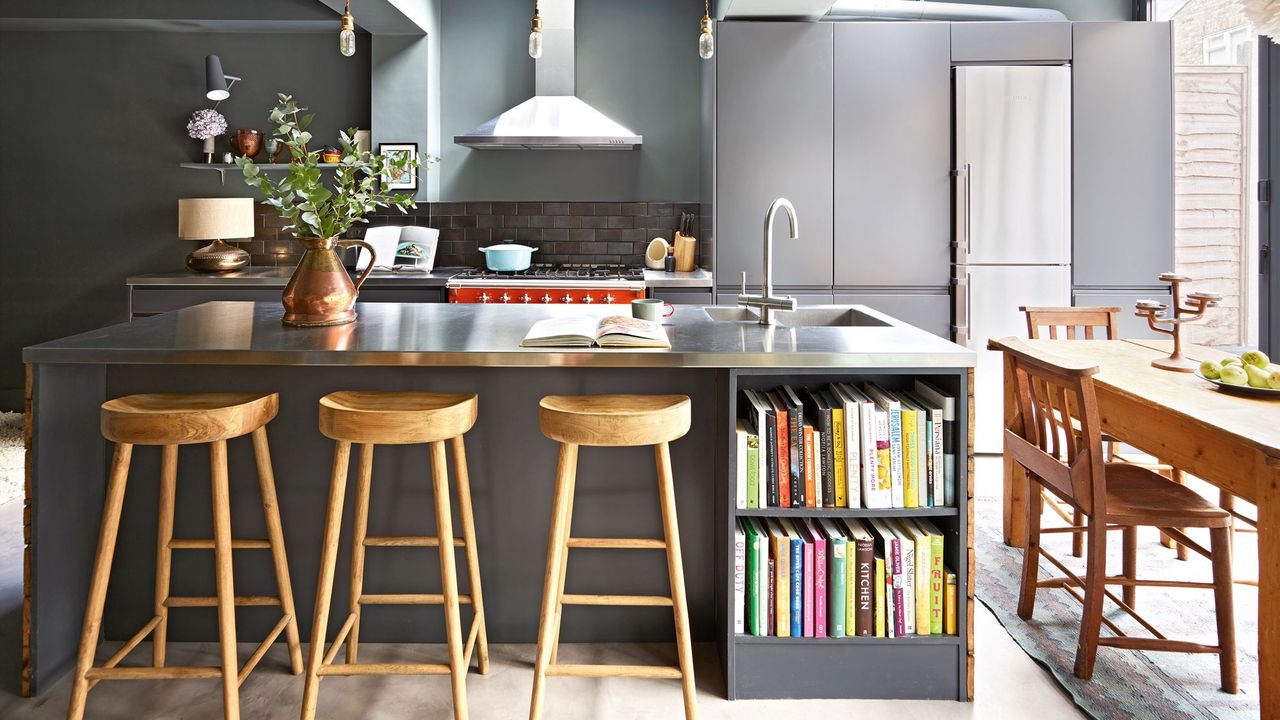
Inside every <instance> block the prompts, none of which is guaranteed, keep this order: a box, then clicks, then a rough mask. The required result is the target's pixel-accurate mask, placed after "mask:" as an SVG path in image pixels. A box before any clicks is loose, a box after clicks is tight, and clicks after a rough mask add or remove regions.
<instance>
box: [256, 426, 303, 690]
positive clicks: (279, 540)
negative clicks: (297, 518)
mask: <svg viewBox="0 0 1280 720" xmlns="http://www.w3.org/2000/svg"><path fill="white" fill-rule="evenodd" d="M253 457H254V460H255V461H256V462H257V465H258V487H259V491H260V492H261V494H262V511H263V515H264V516H265V519H266V525H267V542H268V543H270V545H271V562H272V565H273V566H274V567H275V571H276V587H277V588H278V590H279V592H280V610H281V611H282V612H283V613H284V614H285V615H288V616H289V619H288V621H287V622H286V623H285V627H284V632H285V641H286V642H287V644H288V645H289V667H290V669H291V670H292V671H293V674H294V675H300V674H302V642H301V640H300V639H299V637H298V611H297V609H296V608H295V607H294V604H293V584H292V583H291V582H290V580H289V560H288V557H287V556H286V555H285V549H284V528H283V526H282V525H281V524H280V503H279V501H278V500H277V498H276V476H275V472H274V471H273V470H272V469H271V447H270V446H269V445H268V444H267V428H266V427H265V426H264V427H260V428H258V429H257V430H254V431H253Z"/></svg>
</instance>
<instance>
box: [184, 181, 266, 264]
mask: <svg viewBox="0 0 1280 720" xmlns="http://www.w3.org/2000/svg"><path fill="white" fill-rule="evenodd" d="M178 237H179V238H181V239H183V240H212V241H213V242H212V243H210V244H209V245H206V246H205V247H202V248H200V249H199V250H196V251H195V252H193V253H191V254H190V255H188V256H187V267H189V268H191V269H192V270H196V271H199V272H226V271H228V270H237V269H239V268H242V267H244V266H245V265H248V264H249V253H247V252H245V251H244V250H241V249H240V248H237V247H235V246H233V245H228V244H226V243H225V242H223V240H224V239H225V238H251V237H253V198H181V199H179V200H178Z"/></svg>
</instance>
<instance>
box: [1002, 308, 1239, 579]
mask: <svg viewBox="0 0 1280 720" xmlns="http://www.w3.org/2000/svg"><path fill="white" fill-rule="evenodd" d="M1018 310H1020V311H1022V312H1023V313H1025V314H1026V317H1027V337H1029V338H1031V339H1032V340H1039V339H1041V338H1043V337H1044V335H1043V334H1042V333H1041V328H1044V330H1045V331H1046V332H1047V334H1048V339H1050V340H1060V339H1062V340H1076V339H1081V340H1119V339H1120V333H1119V326H1118V325H1117V323H1116V318H1117V316H1118V315H1119V314H1120V312H1121V308H1120V307H1118V306H1114V305H1108V306H1098V307H1027V306H1025V305H1024V306H1021V307H1019V308H1018ZM1077 328H1079V332H1077ZM1100 332H1101V333H1104V334H1105V337H1101V338H1100V337H1098V334H1099V333H1100ZM1102 445H1103V450H1104V451H1105V452H1106V457H1107V459H1108V460H1110V461H1114V462H1127V463H1134V464H1138V465H1142V466H1143V467H1146V468H1148V469H1150V470H1153V471H1155V472H1158V473H1160V474H1161V475H1164V476H1165V477H1168V478H1169V479H1170V480H1173V481H1174V482H1176V483H1183V477H1182V472H1181V471H1180V470H1178V469H1177V468H1174V467H1173V466H1172V465H1166V464H1163V463H1160V462H1155V463H1149V462H1143V461H1142V458H1137V457H1130V456H1128V455H1124V454H1122V453H1119V452H1117V448H1118V447H1119V446H1120V443H1119V442H1117V441H1116V440H1115V439H1113V438H1111V437H1109V436H1107V435H1105V434H1104V435H1103V436H1102ZM1045 504H1046V505H1047V506H1048V507H1049V509H1051V510H1053V512H1054V513H1055V514H1056V515H1057V516H1058V517H1060V518H1062V519H1063V520H1064V521H1065V522H1068V523H1071V524H1072V525H1074V526H1077V527H1079V526H1080V522H1081V521H1080V518H1079V517H1076V516H1074V515H1069V514H1068V512H1067V508H1066V506H1065V504H1063V503H1061V502H1058V501H1056V500H1054V499H1053V497H1052V496H1049V495H1046V496H1045ZM1223 507H1225V506H1223ZM1161 542H1162V543H1163V544H1164V546H1165V547H1168V548H1175V549H1176V551H1177V553H1178V559H1179V560H1186V559H1187V550H1186V548H1184V547H1180V546H1178V545H1177V544H1176V543H1175V542H1174V541H1173V540H1172V539H1170V538H1168V537H1166V536H1164V535H1161ZM1071 554H1072V555H1074V556H1075V557H1082V556H1083V555H1084V533H1083V532H1077V533H1075V534H1074V535H1072V537H1071Z"/></svg>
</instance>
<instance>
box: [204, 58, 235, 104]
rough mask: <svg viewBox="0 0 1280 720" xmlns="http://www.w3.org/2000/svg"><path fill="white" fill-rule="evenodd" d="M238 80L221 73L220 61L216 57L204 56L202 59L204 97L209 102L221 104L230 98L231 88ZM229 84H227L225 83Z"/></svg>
mask: <svg viewBox="0 0 1280 720" xmlns="http://www.w3.org/2000/svg"><path fill="white" fill-rule="evenodd" d="M239 79H240V78H238V77H236V76H234V75H227V74H225V73H223V72H222V60H220V59H218V56H217V55H206V56H205V58H204V87H205V95H206V96H207V97H208V98H209V99H210V100H217V101H219V102H221V101H222V100H226V99H227V98H229V97H231V86H232V85H234V84H235V82H236V81H237V80H239ZM228 80H230V81H231V82H230V83H228V82H227V81H228Z"/></svg>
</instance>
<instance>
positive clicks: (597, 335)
mask: <svg viewBox="0 0 1280 720" xmlns="http://www.w3.org/2000/svg"><path fill="white" fill-rule="evenodd" d="M520 347H535V348H541V347H602V348H610V347H645V348H648V347H652V348H670V347H671V341H670V340H668V339H667V333H666V332H664V331H663V329H662V326H661V325H659V324H658V323H656V322H652V321H650V320H641V319H639V318H633V317H628V316H626V315H609V316H608V317H604V318H600V319H596V318H593V317H589V316H586V315H574V316H571V317H556V318H546V319H545V320H539V321H538V322H536V323H534V324H533V327H531V328H529V332H528V333H526V334H525V336H524V340H522V341H520Z"/></svg>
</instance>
